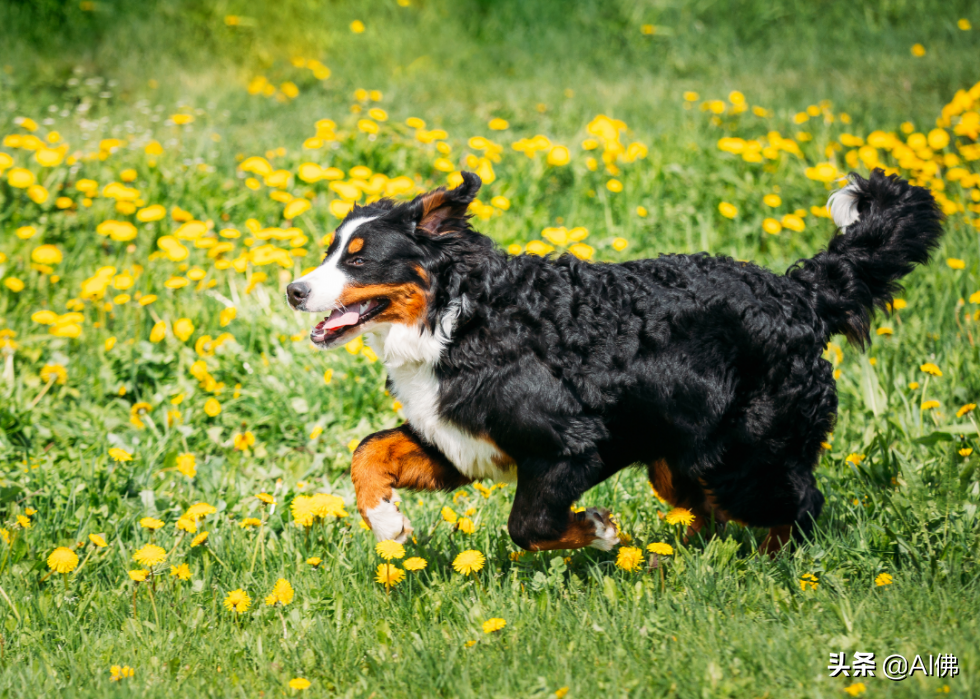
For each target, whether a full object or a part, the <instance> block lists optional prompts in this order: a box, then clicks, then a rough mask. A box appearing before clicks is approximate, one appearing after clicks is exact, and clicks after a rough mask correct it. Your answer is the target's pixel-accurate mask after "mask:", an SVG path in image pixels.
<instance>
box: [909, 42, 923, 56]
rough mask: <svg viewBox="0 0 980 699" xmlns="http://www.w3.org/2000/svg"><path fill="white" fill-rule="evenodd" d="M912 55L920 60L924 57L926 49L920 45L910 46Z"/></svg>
mask: <svg viewBox="0 0 980 699" xmlns="http://www.w3.org/2000/svg"><path fill="white" fill-rule="evenodd" d="M912 55H913V56H915V57H916V58H922V57H923V56H925V55H926V47H925V46H923V45H922V44H912Z"/></svg>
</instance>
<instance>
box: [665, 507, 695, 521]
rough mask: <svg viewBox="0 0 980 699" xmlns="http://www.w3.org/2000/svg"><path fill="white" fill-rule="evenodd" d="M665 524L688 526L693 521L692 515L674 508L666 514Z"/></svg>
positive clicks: (683, 509)
mask: <svg viewBox="0 0 980 699" xmlns="http://www.w3.org/2000/svg"><path fill="white" fill-rule="evenodd" d="M665 519H666V520H667V524H683V525H684V526H689V525H690V524H691V523H692V522H693V521H694V513H692V512H691V511H690V510H688V509H685V508H683V507H675V508H674V509H672V510H671V511H670V512H668V513H667V515H666V517H665Z"/></svg>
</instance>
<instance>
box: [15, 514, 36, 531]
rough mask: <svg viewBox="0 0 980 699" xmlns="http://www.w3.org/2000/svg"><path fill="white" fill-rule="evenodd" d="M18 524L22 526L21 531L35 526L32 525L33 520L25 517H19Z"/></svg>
mask: <svg viewBox="0 0 980 699" xmlns="http://www.w3.org/2000/svg"><path fill="white" fill-rule="evenodd" d="M17 524H19V525H20V527H21V529H30V528H31V527H32V526H33V525H32V524H31V518H30V517H25V516H24V515H17Z"/></svg>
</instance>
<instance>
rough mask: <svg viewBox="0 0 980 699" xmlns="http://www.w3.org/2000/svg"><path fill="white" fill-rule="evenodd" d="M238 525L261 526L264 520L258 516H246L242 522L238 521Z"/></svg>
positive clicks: (242, 526) (244, 526) (243, 527)
mask: <svg viewBox="0 0 980 699" xmlns="http://www.w3.org/2000/svg"><path fill="white" fill-rule="evenodd" d="M238 526H239V527H241V528H242V529H245V528H246V527H261V526H262V520H261V519H259V518H258V517H246V518H245V519H243V520H242V521H241V522H239V523H238Z"/></svg>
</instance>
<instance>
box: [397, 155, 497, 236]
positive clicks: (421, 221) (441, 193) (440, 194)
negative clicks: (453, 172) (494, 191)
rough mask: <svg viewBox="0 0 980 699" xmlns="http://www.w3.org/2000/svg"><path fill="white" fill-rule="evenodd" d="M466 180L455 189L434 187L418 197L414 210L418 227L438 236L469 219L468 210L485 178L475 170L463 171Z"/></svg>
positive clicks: (414, 202)
mask: <svg viewBox="0 0 980 699" xmlns="http://www.w3.org/2000/svg"><path fill="white" fill-rule="evenodd" d="M460 174H461V175H462V176H463V183H462V184H461V185H459V186H458V187H456V189H450V190H447V189H445V188H444V187H440V188H439V189H434V190H432V191H431V192H427V193H425V194H422V195H420V196H418V197H416V198H415V200H414V201H413V202H412V212H413V214H414V216H415V225H416V229H417V230H419V231H421V232H422V233H423V234H426V235H430V236H439V235H443V234H445V233H449V232H450V231H454V230H459V229H460V228H462V227H463V226H464V225H465V223H466V210H467V208H469V205H470V204H471V203H472V202H473V200H474V199H475V198H476V193H477V192H479V191H480V187H481V186H482V185H483V181H482V180H481V179H480V178H479V176H477V175H475V174H474V173H472V172H465V171H464V172H461V173H460Z"/></svg>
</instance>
